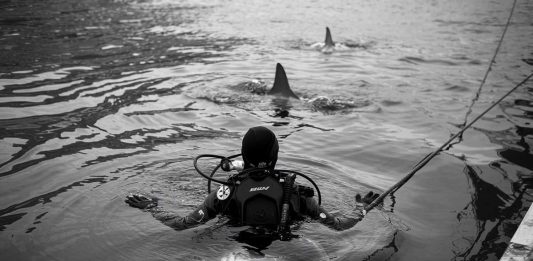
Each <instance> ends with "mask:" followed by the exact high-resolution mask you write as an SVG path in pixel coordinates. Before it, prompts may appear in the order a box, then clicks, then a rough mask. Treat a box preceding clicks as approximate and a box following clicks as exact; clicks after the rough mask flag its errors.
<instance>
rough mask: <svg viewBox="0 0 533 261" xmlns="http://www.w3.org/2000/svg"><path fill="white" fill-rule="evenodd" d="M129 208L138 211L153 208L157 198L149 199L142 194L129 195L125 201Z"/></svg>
mask: <svg viewBox="0 0 533 261" xmlns="http://www.w3.org/2000/svg"><path fill="white" fill-rule="evenodd" d="M125 202H126V203H128V204H129V205H130V206H132V207H135V208H140V209H147V208H153V207H155V206H157V198H149V197H147V196H145V195H142V194H129V195H128V196H127V197H126V200H125Z"/></svg>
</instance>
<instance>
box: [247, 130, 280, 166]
mask: <svg viewBox="0 0 533 261" xmlns="http://www.w3.org/2000/svg"><path fill="white" fill-rule="evenodd" d="M278 150H279V145H278V139H277V138H276V135H275V134H274V133H273V132H272V131H271V130H269V129H267V128H265V127H261V126H259V127H253V128H250V129H249V130H248V132H247V133H246V135H244V138H243V139H242V149H241V153H242V159H243V160H244V168H245V169H247V168H251V167H258V168H270V169H274V167H275V165H276V161H277V160H278Z"/></svg>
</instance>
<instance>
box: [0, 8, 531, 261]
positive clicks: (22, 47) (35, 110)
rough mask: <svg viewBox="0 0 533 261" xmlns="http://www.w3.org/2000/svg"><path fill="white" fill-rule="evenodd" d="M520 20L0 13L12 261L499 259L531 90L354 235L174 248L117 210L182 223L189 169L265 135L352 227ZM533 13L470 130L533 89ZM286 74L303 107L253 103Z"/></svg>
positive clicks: (313, 226) (470, 92)
mask: <svg viewBox="0 0 533 261" xmlns="http://www.w3.org/2000/svg"><path fill="white" fill-rule="evenodd" d="M512 4H513V2H512V1H495V0H470V1H460V0H432V1H427V0H398V1H383V0H372V1H368V0H353V1H349V0H333V1H302V0H296V1H244V0H242V1H228V0H219V1H192V0H190V1H172V0H138V1H133V0H131V1H130V0H115V1H111V0H85V1H74V0H50V1H36V0H23V1H20V0H2V1H0V259H2V260H254V259H257V260H306V261H310V260H498V259H499V257H500V256H501V255H502V254H503V252H504V250H505V248H506V247H507V244H508V242H509V240H510V238H511V237H512V235H513V233H514V231H515V230H516V228H517V226H518V224H519V223H520V221H521V219H522V217H523V216H524V214H525V213H526V211H527V209H528V207H529V206H530V204H531V202H532V201H533V195H532V192H533V156H532V149H531V146H532V145H533V125H532V123H533V81H530V82H528V83H526V84H525V85H524V86H522V87H521V88H519V89H518V90H517V91H515V92H514V93H513V94H512V95H511V96H510V97H508V98H507V99H505V100H504V101H503V102H502V103H501V104H499V105H498V106H497V107H496V108H495V109H493V110H492V111H490V112H489V113H488V114H487V115H485V116H484V117H483V118H482V119H481V120H480V121H479V122H478V123H476V124H475V125H474V126H473V128H471V129H469V130H468V131H466V133H465V134H464V136H463V139H462V140H460V141H459V142H457V143H455V144H454V145H453V146H452V147H451V148H449V149H448V150H446V151H444V152H442V153H440V154H439V155H438V156H437V157H436V158H434V159H433V160H432V161H431V162H430V163H429V164H428V165H427V166H426V167H424V168H423V169H422V170H421V171H419V172H418V173H417V174H416V175H415V176H414V177H413V178H412V179H411V180H410V181H409V182H408V183H407V184H406V185H405V186H403V187H402V188H400V189H399V190H398V191H397V192H395V193H394V194H393V195H391V196H389V197H387V198H386V199H385V202H384V205H383V207H382V208H380V209H376V210H373V211H371V212H370V213H369V214H368V215H367V217H366V218H365V219H364V221H362V222H361V223H359V224H358V225H357V226H355V227H354V228H352V229H349V230H347V231H343V232H336V231H332V230H330V229H328V228H326V227H324V226H322V225H319V224H317V223H314V222H305V223H303V224H301V226H300V227H299V228H298V229H296V231H295V234H298V235H300V236H301V237H300V238H298V239H293V240H291V241H289V242H280V241H275V242H273V243H272V244H271V245H270V246H268V248H267V249H265V250H263V251H262V252H261V253H255V252H253V251H250V250H248V248H246V245H245V244H243V243H240V242H238V241H236V240H235V239H234V235H235V234H236V233H237V232H238V229H239V228H235V227H229V226H225V225H220V224H221V223H222V222H223V221H224V220H218V219H216V220H213V221H211V222H209V223H207V224H206V225H204V226H201V227H198V228H194V229H190V230H186V231H174V230H172V229H170V228H168V227H166V226H164V225H163V224H161V223H160V222H158V221H157V220H155V219H154V218H153V217H152V216H151V215H150V214H148V213H145V212H142V211H140V210H138V209H134V208H131V207H129V206H127V205H126V204H125V203H124V197H125V196H126V195H127V194H128V193H130V192H143V193H146V194H150V195H152V196H156V197H159V198H160V204H161V205H162V206H163V207H164V208H166V209H168V210H171V211H174V212H176V213H178V214H181V215H183V214H186V213H188V212H189V211H191V210H192V209H194V207H195V206H196V205H198V204H200V203H201V202H202V201H203V199H204V197H205V195H206V184H207V182H206V180H204V179H203V178H202V177H200V176H199V175H198V174H197V173H196V172H195V170H194V168H193V164H192V160H193V158H194V157H195V156H197V155H199V154H205V153H212V154H220V155H226V156H229V155H233V154H236V153H239V151H240V143H241V138H242V136H243V135H244V133H245V132H246V131H247V130H248V128H250V127H253V126H257V125H262V126H267V127H269V128H270V129H272V130H273V131H274V132H275V133H276V134H277V135H278V138H279V140H280V155H279V160H278V164H279V167H280V168H283V169H294V170H298V171H301V172H303V173H305V174H307V175H308V176H310V177H311V178H313V179H314V180H315V181H316V182H317V183H318V184H319V186H320V189H321V191H322V197H323V205H324V206H325V207H326V208H327V209H329V210H331V211H333V212H340V213H343V212H349V210H351V209H352V208H353V207H354V198H353V197H354V195H355V194H356V193H357V192H366V191H369V190H374V191H380V192H383V191H385V190H386V189H388V188H389V187H390V186H392V185H393V184H395V183H396V182H397V181H398V180H400V179H401V178H402V177H403V176H404V175H405V174H406V173H407V172H409V170H411V168H412V167H413V166H414V165H415V164H416V163H417V162H418V161H419V160H421V159H422V158H423V157H424V156H425V155H426V154H428V153H430V152H432V151H433V150H435V149H436V148H438V147H439V146H440V145H441V144H442V143H444V142H445V141H446V140H447V139H448V138H449V137H450V136H451V135H453V134H454V133H456V132H457V131H459V126H460V125H461V124H462V123H463V120H464V118H465V115H466V111H467V108H468V106H469V104H470V103H471V100H472V99H473V97H474V96H475V94H476V92H477V89H478V86H479V85H480V82H481V79H482V78H483V75H484V73H485V71H486V70H487V68H488V66H489V63H490V60H491V58H492V56H493V55H494V52H495V50H496V47H497V45H498V42H499V39H500V37H501V34H502V32H503V30H504V27H505V24H506V22H507V18H508V16H509V14H510V10H511V7H512ZM532 14H533V2H532V1H528V0H518V2H517V5H516V9H515V12H514V15H513V17H512V19H511V23H510V25H509V29H508V31H507V34H506V36H505V38H504V40H503V42H502V46H501V49H500V51H499V52H498V55H497V56H496V61H495V63H494V64H493V67H492V70H491V72H490V74H489V77H488V79H487V82H486V84H485V85H484V87H483V88H482V90H481V92H480V97H479V99H478V100H477V102H476V103H475V104H474V107H473V112H472V114H471V115H470V117H469V119H470V120H471V119H473V118H474V117H475V116H477V115H478V114H479V113H480V112H481V111H482V110H484V109H485V108H487V107H488V106H489V105H490V104H491V103H492V102H494V101H495V100H496V99H498V98H499V97H501V95H503V94H504V93H505V92H507V91H508V90H509V89H511V88H513V87H514V86H515V85H516V84H517V83H519V82H520V81H522V80H523V79H524V78H525V77H526V76H527V75H529V74H530V73H531V72H532V71H533V66H532V61H533V15H532ZM326 26H329V28H330V29H331V31H332V36H333V40H334V41H335V42H336V43H337V48H336V50H335V51H334V52H333V53H331V54H325V53H322V52H321V51H320V50H317V48H316V46H317V45H320V43H321V42H322V41H323V40H324V36H325V27H326ZM278 62H279V63H281V64H282V65H283V66H284V67H285V70H286V72H287V75H288V78H289V81H290V84H291V87H292V89H293V91H294V92H295V93H296V94H297V95H299V96H300V97H301V98H302V99H301V100H299V101H297V100H290V101H287V100H280V99H276V98H274V97H272V96H265V95H259V94H254V93H252V92H251V91H250V88H251V86H255V85H258V82H263V84H264V85H265V86H267V88H270V87H271V85H272V82H273V80H274V72H275V67H276V63H278ZM280 108H281V109H286V110H288V111H289V117H285V118H281V117H276V112H275V110H276V109H280ZM224 175H226V174H220V176H218V177H219V178H223V177H224ZM300 181H301V182H302V183H305V181H304V180H303V179H302V180H300ZM261 254H263V256H261ZM261 258H262V259H261Z"/></svg>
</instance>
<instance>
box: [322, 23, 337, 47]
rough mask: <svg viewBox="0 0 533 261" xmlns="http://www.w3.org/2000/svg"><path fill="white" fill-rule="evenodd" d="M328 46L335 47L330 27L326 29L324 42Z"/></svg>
mask: <svg viewBox="0 0 533 261" xmlns="http://www.w3.org/2000/svg"><path fill="white" fill-rule="evenodd" d="M324 44H325V45H326V46H335V43H334V42H333V39H331V33H330V32H329V27H326V40H325V41H324Z"/></svg>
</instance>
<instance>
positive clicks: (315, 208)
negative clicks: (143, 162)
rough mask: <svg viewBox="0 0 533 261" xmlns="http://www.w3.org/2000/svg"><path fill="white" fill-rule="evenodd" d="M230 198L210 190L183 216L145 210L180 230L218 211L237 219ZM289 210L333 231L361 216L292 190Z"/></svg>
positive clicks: (292, 215) (357, 211) (296, 217)
mask: <svg viewBox="0 0 533 261" xmlns="http://www.w3.org/2000/svg"><path fill="white" fill-rule="evenodd" d="M295 191H297V190H295ZM233 200H234V199H233V198H231V197H228V198H227V199H225V200H221V199H219V198H217V191H213V192H212V193H211V194H209V195H208V196H207V198H206V199H205V200H204V202H203V203H202V204H201V205H200V206H198V208H196V210H194V211H193V212H192V213H190V214H189V215H187V216H185V217H180V216H176V215H175V214H171V213H168V212H165V211H162V210H161V209H159V208H152V209H150V210H149V211H150V212H151V213H152V214H153V216H154V217H155V218H156V219H158V220H160V221H161V222H163V223H164V224H165V225H168V226H170V227H172V228H174V229H176V230H183V229H187V228H191V227H195V226H197V225H200V224H203V223H205V222H207V221H208V220H210V219H213V218H215V217H216V216H217V215H218V214H222V215H227V216H229V217H230V218H231V220H234V221H237V220H239V218H238V217H236V214H235V213H237V211H236V210H235V208H234V204H233V202H232V201H233ZM290 209H291V210H290V220H291V221H295V220H302V219H304V218H305V217H309V218H311V219H313V220H318V221H319V222H320V223H322V224H324V225H326V226H328V227H330V228H332V229H335V230H345V229H348V228H351V227H353V226H354V225H355V224H357V222H359V221H360V220H361V219H362V218H363V214H362V211H361V210H362V209H361V208H359V207H358V208H355V209H353V210H352V211H351V212H352V213H346V214H348V215H349V216H340V215H339V216H337V215H332V214H330V213H328V212H327V211H326V210H324V208H322V207H321V206H319V205H318V202H317V201H316V200H315V199H314V198H312V197H307V196H304V195H299V194H297V193H293V195H292V197H291V208H290ZM237 223H238V222H237ZM242 225H247V224H242Z"/></svg>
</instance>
